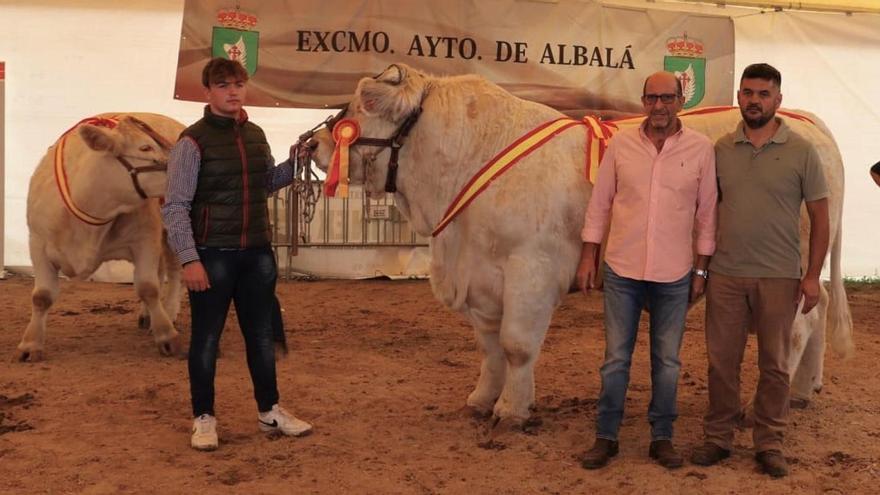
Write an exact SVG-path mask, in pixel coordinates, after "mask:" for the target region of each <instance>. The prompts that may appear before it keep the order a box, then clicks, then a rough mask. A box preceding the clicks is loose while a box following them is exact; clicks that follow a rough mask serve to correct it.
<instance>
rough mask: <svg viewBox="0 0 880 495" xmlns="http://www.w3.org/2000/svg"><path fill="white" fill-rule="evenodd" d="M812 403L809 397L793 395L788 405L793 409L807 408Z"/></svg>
mask: <svg viewBox="0 0 880 495" xmlns="http://www.w3.org/2000/svg"><path fill="white" fill-rule="evenodd" d="M809 405H810V400H809V399H801V398H799V397H792V398H791V399H790V400H789V401H788V407H790V408H792V409H806V408H807V407H808V406H809Z"/></svg>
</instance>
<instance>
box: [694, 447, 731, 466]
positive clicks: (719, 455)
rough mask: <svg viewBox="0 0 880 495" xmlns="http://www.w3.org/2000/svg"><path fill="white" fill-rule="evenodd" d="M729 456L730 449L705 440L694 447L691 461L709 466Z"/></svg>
mask: <svg viewBox="0 0 880 495" xmlns="http://www.w3.org/2000/svg"><path fill="white" fill-rule="evenodd" d="M728 457H730V451H729V450H727V449H722V448H721V447H719V446H717V445H715V444H714V443H712V442H706V443H704V444H703V445H700V446H699V447H697V448H695V449H694V452H693V453H692V454H691V462H692V463H694V464H696V465H698V466H711V465H713V464H718V462H720V461H721V460H723V459H727V458H728Z"/></svg>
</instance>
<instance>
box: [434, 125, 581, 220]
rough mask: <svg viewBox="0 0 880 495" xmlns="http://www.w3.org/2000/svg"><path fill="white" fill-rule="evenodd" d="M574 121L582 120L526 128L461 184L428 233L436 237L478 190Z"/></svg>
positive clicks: (477, 193) (473, 197)
mask: <svg viewBox="0 0 880 495" xmlns="http://www.w3.org/2000/svg"><path fill="white" fill-rule="evenodd" d="M576 125H582V122H580V121H577V120H573V119H570V118H567V117H562V118H559V119H556V120H551V121H550V122H546V123H544V124H541V125H540V126H538V127H537V128H535V129H533V130H531V131H529V132H528V133H526V134H525V135H523V136H522V137H520V138H519V139H517V140H516V141H514V142H513V143H512V144H511V145H510V146H508V147H507V148H504V149H503V150H501V152H500V153H498V154H497V155H495V157H494V158H492V159H491V160H489V163H487V164H486V165H485V166H483V168H481V169H480V171H479V172H477V173H476V174H475V175H474V176H473V177H472V178H471V180H470V181H469V182H468V183H467V184H465V186H464V187H463V188H462V190H461V191H460V192H459V193H458V196H456V197H455V199H454V200H453V201H452V204H450V205H449V208H447V209H446V213H444V214H443V219H442V220H440V223H438V224H437V226H436V227H435V228H434V231H433V232H432V233H431V236H433V237H437V234H439V233H440V232H442V231H443V229H445V228H446V226H447V225H449V222H451V221H452V220H453V219H454V218H455V217H456V216H458V214H459V213H461V211H462V210H464V209H465V208H466V207H467V205H469V204H470V203H471V201H473V200H474V199H475V198H476V197H477V196H478V195H479V194H480V193H481V192H483V191H484V190H485V189H486V188H487V187H489V185H490V184H491V183H492V181H493V180H495V179H496V178H497V177H498V176H500V175H501V174H503V173H504V172H506V171H507V170H509V169H510V167H512V166H513V165H515V164H516V163H517V162H518V161H520V160H521V159H523V158H524V157H526V156H528V155H529V154H530V153H531V152H533V151H535V150H536V149H538V148H540V147H541V145H543V144H544V143H546V142H547V141H549V140H550V139H552V138H553V137H554V136H556V135H557V134H559V133H560V132H562V131H564V130H566V129H568V128H569V127H572V126H576Z"/></svg>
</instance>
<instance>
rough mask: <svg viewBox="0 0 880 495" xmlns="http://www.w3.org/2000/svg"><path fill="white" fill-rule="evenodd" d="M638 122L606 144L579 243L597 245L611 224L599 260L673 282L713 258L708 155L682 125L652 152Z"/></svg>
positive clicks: (711, 158) (629, 273)
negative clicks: (697, 260)
mask: <svg viewBox="0 0 880 495" xmlns="http://www.w3.org/2000/svg"><path fill="white" fill-rule="evenodd" d="M644 125H645V124H644V122H643V123H642V125H640V126H638V127H636V128H630V129H624V130H622V131H620V132H618V133H617V134H616V135H615V136H614V139H612V140H611V142H610V144H609V146H608V150H607V151H606V152H605V156H604V157H603V158H602V163H601V165H600V166H599V174H598V177H597V179H596V185H595V186H594V187H593V195H592V197H591V198H590V204H589V206H588V207H587V214H586V220H585V224H584V230H583V232H582V233H581V238H582V239H583V240H584V242H594V243H601V242H602V238H603V237H604V235H605V231H606V229H607V228H608V223H609V221H611V219H612V218H613V219H614V220H613V221H611V230H610V232H609V234H608V245H607V248H606V251H605V261H606V262H607V263H608V265H609V266H610V267H611V269H612V270H614V273H616V274H618V275H620V276H622V277H626V278H631V279H636V280H647V281H651V282H673V281H676V280H679V279H681V278H682V277H684V276H685V275H686V274H687V273H688V271H690V269H691V265H692V264H693V251H694V249H693V243H694V241H695V242H696V248H697V249H696V251H697V254H700V255H706V256H711V255H712V254H713V253H714V252H715V223H716V218H715V209H716V202H717V199H718V192H717V186H716V183H715V150H714V148H713V146H712V143H711V142H710V141H709V139H708V138H707V137H706V136H704V135H702V134H700V133H699V132H697V131H694V130H692V129H688V128H686V127H684V126H681V129H680V130H679V131H678V132H677V133H675V134H674V135H672V136H669V137H668V138H667V139H666V142H665V143H664V144H663V149H662V150H661V151H660V152H659V153H658V152H657V148H655V147H654V144H653V143H652V142H651V140H650V139H649V138H648V136H647V135H646V134H645V131H644Z"/></svg>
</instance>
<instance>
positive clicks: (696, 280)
mask: <svg viewBox="0 0 880 495" xmlns="http://www.w3.org/2000/svg"><path fill="white" fill-rule="evenodd" d="M705 291H706V279H705V278H703V277H701V276H699V275H697V274H696V273H694V274H693V275H691V296H690V299H689V302H690V303H691V304H694V303H695V302H697V300H698V299H699V298H700V296H702V295H703V292H705Z"/></svg>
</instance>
